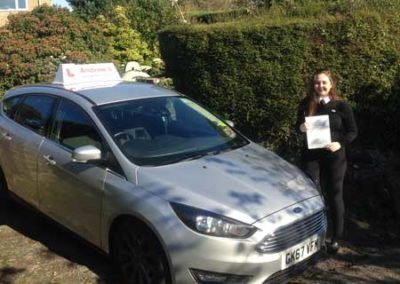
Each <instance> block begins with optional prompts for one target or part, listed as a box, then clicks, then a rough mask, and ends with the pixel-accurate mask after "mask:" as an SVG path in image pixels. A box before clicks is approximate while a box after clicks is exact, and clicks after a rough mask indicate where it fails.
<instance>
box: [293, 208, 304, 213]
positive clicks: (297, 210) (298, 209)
mask: <svg viewBox="0 0 400 284" xmlns="http://www.w3.org/2000/svg"><path fill="white" fill-rule="evenodd" d="M301 211H303V209H302V208H301V207H296V208H294V209H293V212H294V213H300V212H301Z"/></svg>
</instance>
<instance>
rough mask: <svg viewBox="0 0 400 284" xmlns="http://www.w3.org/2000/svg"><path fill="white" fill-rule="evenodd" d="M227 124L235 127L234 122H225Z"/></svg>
mask: <svg viewBox="0 0 400 284" xmlns="http://www.w3.org/2000/svg"><path fill="white" fill-rule="evenodd" d="M225 122H226V124H228V125H229V126H230V127H235V123H234V122H233V121H232V120H225Z"/></svg>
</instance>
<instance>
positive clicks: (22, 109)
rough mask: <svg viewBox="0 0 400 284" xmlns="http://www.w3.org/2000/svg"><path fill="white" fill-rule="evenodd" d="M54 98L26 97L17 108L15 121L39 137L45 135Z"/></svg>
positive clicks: (44, 96)
mask: <svg viewBox="0 0 400 284" xmlns="http://www.w3.org/2000/svg"><path fill="white" fill-rule="evenodd" d="M55 102H56V98H55V97H52V96H46V95H28V96H27V97H26V98H25V99H24V100H23V101H22V102H21V104H20V105H19V106H18V110H17V112H16V114H15V119H14V120H15V121H16V122H18V123H19V124H21V125H23V126H25V127H27V128H30V129H32V130H33V131H35V132H36V133H38V134H40V135H45V134H46V129H47V128H48V126H49V122H50V116H51V113H52V111H53V107H54V103H55Z"/></svg>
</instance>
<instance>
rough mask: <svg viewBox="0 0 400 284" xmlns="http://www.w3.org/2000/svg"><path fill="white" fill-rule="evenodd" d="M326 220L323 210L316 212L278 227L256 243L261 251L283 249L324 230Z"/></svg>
mask: <svg viewBox="0 0 400 284" xmlns="http://www.w3.org/2000/svg"><path fill="white" fill-rule="evenodd" d="M326 226H327V221H326V215H325V211H320V212H317V213H315V214H313V215H310V216H308V217H307V218H305V219H302V220H300V221H298V222H295V223H293V224H290V225H288V226H285V227H282V228H279V229H278V230H276V231H275V232H274V233H273V234H271V235H268V236H266V237H265V238H264V240H263V241H262V242H261V243H259V244H258V245H257V250H258V251H259V252H262V253H274V252H278V251H282V250H285V249H287V248H289V247H291V246H294V245H295V244H297V243H300V242H302V241H304V240H305V239H307V238H309V237H311V236H312V235H315V234H318V233H320V232H323V231H325V230H326Z"/></svg>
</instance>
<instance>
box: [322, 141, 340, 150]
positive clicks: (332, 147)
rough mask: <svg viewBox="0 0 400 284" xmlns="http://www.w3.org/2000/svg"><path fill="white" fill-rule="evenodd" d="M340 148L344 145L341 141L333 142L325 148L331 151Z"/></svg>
mask: <svg viewBox="0 0 400 284" xmlns="http://www.w3.org/2000/svg"><path fill="white" fill-rule="evenodd" d="M340 148H342V145H340V143H339V142H332V143H329V144H328V145H326V146H325V149H326V150H328V151H331V152H336V151H337V150H339V149H340Z"/></svg>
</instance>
